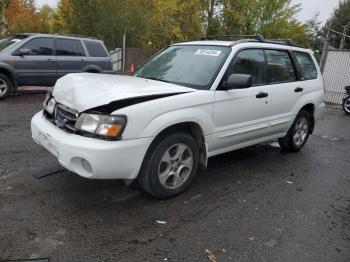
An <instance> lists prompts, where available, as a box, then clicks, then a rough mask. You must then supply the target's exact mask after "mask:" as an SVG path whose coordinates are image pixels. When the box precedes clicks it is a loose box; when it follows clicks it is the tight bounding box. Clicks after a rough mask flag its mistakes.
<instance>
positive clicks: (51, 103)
mask: <svg viewBox="0 0 350 262" xmlns="http://www.w3.org/2000/svg"><path fill="white" fill-rule="evenodd" d="M43 105H44V109H45V111H46V112H48V113H49V114H50V115H52V114H53V112H54V111H55V106H56V101H55V99H54V98H53V97H52V94H51V93H50V92H48V93H47V94H46V97H45V100H44V103H43Z"/></svg>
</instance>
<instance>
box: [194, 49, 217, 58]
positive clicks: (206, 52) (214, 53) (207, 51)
mask: <svg viewBox="0 0 350 262" xmlns="http://www.w3.org/2000/svg"><path fill="white" fill-rule="evenodd" d="M221 53H222V51H220V50H212V49H198V50H197V51H196V52H195V53H194V54H195V55H207V56H219V55H220V54H221Z"/></svg>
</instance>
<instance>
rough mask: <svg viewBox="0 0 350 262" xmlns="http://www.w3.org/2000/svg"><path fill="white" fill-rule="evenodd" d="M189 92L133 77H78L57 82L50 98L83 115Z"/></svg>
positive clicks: (86, 74) (88, 75) (94, 75)
mask: <svg viewBox="0 0 350 262" xmlns="http://www.w3.org/2000/svg"><path fill="white" fill-rule="evenodd" d="M192 91H196V89H192V88H188V87H183V86H179V85H175V84H170V83H164V82H160V81H154V80H149V79H144V78H139V77H134V76H122V75H106V74H92V73H79V74H68V75H66V76H64V77H62V78H60V79H59V80H58V81H57V83H56V85H55V88H54V90H53V96H54V97H55V99H56V101H57V102H58V103H61V104H63V105H65V106H68V107H70V108H72V109H75V110H77V111H78V112H83V111H85V110H87V109H91V108H94V107H98V106H102V105H106V104H109V103H111V102H114V101H118V100H124V99H128V98H133V97H145V96H152V95H162V94H174V93H185V92H192Z"/></svg>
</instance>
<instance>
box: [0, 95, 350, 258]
mask: <svg viewBox="0 0 350 262" xmlns="http://www.w3.org/2000/svg"><path fill="white" fill-rule="evenodd" d="M43 98H44V95H38V94H36V95H30V94H26V95H16V96H11V97H10V98H9V99H7V100H5V101H1V102H0V149H1V150H0V261H1V259H24V258H37V257H49V258H51V261H84V262H85V261H87V262H88V261H152V262H153V261H211V262H213V261H218V262H219V261H225V262H226V261H259V262H261V261H293V262H295V261H298V262H303V261H305V262H309V261H332V262H333V261H344V262H347V261H350V230H349V227H350V190H349V189H350V172H349V170H350V158H349V157H350V154H349V152H350V132H349V130H350V117H347V116H345V115H344V114H343V113H342V112H340V111H330V110H328V111H327V112H326V114H325V115H324V118H323V119H322V120H321V121H320V122H319V123H318V124H317V127H316V130H315V134H314V135H313V136H311V137H310V140H309V141H308V143H307V145H306V147H305V148H304V149H303V150H302V151H301V152H299V153H297V154H284V153H281V152H280V150H279V148H278V147H276V146H274V144H272V145H271V144H263V145H258V146H254V147H249V148H246V149H242V150H238V151H234V152H231V153H228V154H224V155H221V156H217V157H214V158H212V159H210V161H209V167H208V169H207V170H206V171H202V172H201V173H200V174H199V175H198V177H197V179H196V181H195V183H194V184H193V185H192V187H191V188H190V189H189V190H188V191H186V192H185V193H184V194H183V195H181V196H179V197H177V198H174V199H171V200H168V201H158V200H155V199H153V198H151V197H149V196H148V195H146V194H145V193H143V192H140V191H138V190H136V189H130V188H127V187H126V186H125V185H124V183H123V182H121V181H106V180H104V181H101V180H100V181H96V180H87V179H83V178H81V177H79V176H77V175H74V174H70V173H68V172H66V171H62V172H59V173H57V174H54V175H50V176H47V177H43V178H41V179H38V178H40V177H41V176H43V175H45V174H48V173H50V172H53V171H57V170H59V167H58V165H57V161H56V160H55V159H54V158H53V157H51V155H50V154H49V153H47V152H46V151H45V150H44V149H42V148H40V147H39V146H37V145H36V144H34V142H33V141H32V140H31V134H30V119H31V117H32V116H33V114H34V113H35V112H36V111H38V110H39V109H40V108H41V103H42V101H43ZM157 221H160V222H162V223H158V222H157ZM164 222H165V223H164ZM214 258H215V259H214Z"/></svg>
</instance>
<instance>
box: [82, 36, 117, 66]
mask: <svg viewBox="0 0 350 262" xmlns="http://www.w3.org/2000/svg"><path fill="white" fill-rule="evenodd" d="M83 43H84V45H85V47H86V50H87V52H88V54H89V57H88V63H87V64H89V65H93V66H96V67H97V68H98V69H99V70H102V71H104V72H111V71H112V63H111V57H110V56H109V54H108V52H107V50H106V49H105V48H104V46H103V45H102V42H100V41H95V40H94V41H93V40H84V41H83Z"/></svg>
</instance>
